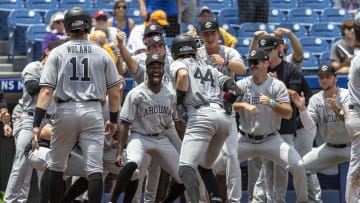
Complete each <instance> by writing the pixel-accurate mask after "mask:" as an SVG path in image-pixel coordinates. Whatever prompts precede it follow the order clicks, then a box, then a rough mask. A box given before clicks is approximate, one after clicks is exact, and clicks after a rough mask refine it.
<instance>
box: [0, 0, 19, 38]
mask: <svg viewBox="0 0 360 203" xmlns="http://www.w3.org/2000/svg"><path fill="white" fill-rule="evenodd" d="M23 2H24V1H23V0H1V1H0V25H1V26H0V39H5V40H6V39H8V37H9V33H8V16H9V14H10V12H11V11H12V10H14V9H20V8H23V7H24V4H23Z"/></svg>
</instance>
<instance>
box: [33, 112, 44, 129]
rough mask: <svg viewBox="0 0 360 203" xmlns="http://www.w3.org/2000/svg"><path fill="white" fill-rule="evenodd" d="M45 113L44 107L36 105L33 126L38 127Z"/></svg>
mask: <svg viewBox="0 0 360 203" xmlns="http://www.w3.org/2000/svg"><path fill="white" fill-rule="evenodd" d="M45 114H46V109H42V108H39V107H36V110H35V115H34V122H33V127H34V128H38V127H40V125H41V122H42V120H43V118H44V117H45Z"/></svg>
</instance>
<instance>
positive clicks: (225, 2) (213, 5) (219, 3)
mask: <svg viewBox="0 0 360 203" xmlns="http://www.w3.org/2000/svg"><path fill="white" fill-rule="evenodd" d="M203 6H207V7H209V8H210V10H211V11H212V12H213V10H221V9H222V8H226V7H229V6H232V5H231V1H229V0H201V1H200V6H199V8H200V9H201V8H202V7H203ZM237 15H239V14H237Z"/></svg>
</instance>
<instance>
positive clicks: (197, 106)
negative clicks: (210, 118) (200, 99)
mask: <svg viewBox="0 0 360 203" xmlns="http://www.w3.org/2000/svg"><path fill="white" fill-rule="evenodd" d="M214 104H217V105H219V106H220V107H221V108H224V106H223V105H222V104H219V103H214ZM209 106H210V103H208V102H206V103H203V104H198V105H195V106H194V108H195V109H200V108H201V107H209Z"/></svg>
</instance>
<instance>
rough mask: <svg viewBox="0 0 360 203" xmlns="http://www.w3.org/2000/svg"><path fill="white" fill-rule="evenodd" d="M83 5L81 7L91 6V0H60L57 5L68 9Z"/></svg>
mask: <svg viewBox="0 0 360 203" xmlns="http://www.w3.org/2000/svg"><path fill="white" fill-rule="evenodd" d="M75 6H77V7H83V8H86V9H88V8H92V7H93V5H92V1H91V0H60V3H59V7H60V8H64V9H68V8H72V7H75Z"/></svg>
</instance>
